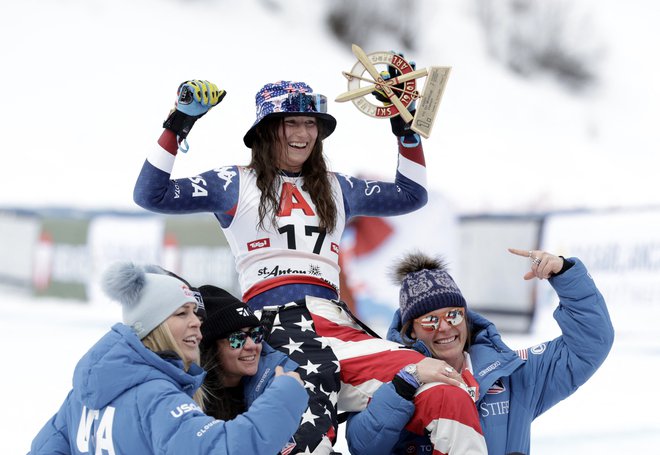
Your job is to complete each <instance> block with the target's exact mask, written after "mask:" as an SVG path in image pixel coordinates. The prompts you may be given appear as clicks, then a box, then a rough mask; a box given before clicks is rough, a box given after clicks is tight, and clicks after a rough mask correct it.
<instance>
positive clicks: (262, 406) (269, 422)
mask: <svg viewBox="0 0 660 455" xmlns="http://www.w3.org/2000/svg"><path fill="white" fill-rule="evenodd" d="M103 288H104V290H105V292H106V293H107V294H108V296H110V297H111V298H112V299H113V300H116V301H118V302H119V303H120V304H121V306H122V321H123V323H117V324H115V325H114V326H113V327H112V329H111V330H110V331H109V332H108V333H107V334H106V335H104V336H103V337H102V338H101V339H100V340H99V341H98V342H97V343H96V344H95V345H94V346H93V347H92V348H91V349H90V350H89V351H88V352H87V353H86V354H85V355H84V356H83V357H82V359H81V360H80V361H79V362H78V365H77V366H76V369H75V371H74V375H73V388H72V390H71V392H70V393H69V394H68V396H67V398H66V399H65V401H64V403H63V404H62V406H61V408H60V410H59V411H58V412H57V413H56V414H55V415H54V416H53V417H52V418H51V419H50V420H49V421H48V422H47V423H46V425H45V426H44V427H43V428H42V429H41V431H40V432H39V434H37V436H36V437H35V439H34V440H33V442H32V447H31V451H30V452H29V453H30V454H32V455H39V454H43V455H50V454H54V453H67V454H83V453H112V454H116V455H120V454H138V453H139V454H182V453H195V454H234V453H252V454H261V455H272V454H274V453H277V452H278V451H279V450H280V448H282V447H283V446H284V445H285V444H286V443H287V441H288V440H289V439H290V438H291V435H293V433H294V432H295V431H296V429H297V428H298V423H299V421H300V418H301V415H302V413H303V411H304V410H305V408H306V406H307V401H308V398H307V393H306V392H305V389H304V388H303V386H302V385H301V384H300V383H299V382H298V381H297V380H296V379H295V378H294V377H290V376H287V375H280V376H279V377H276V378H275V379H274V380H273V384H272V385H271V386H270V387H269V389H268V390H267V391H266V392H264V394H263V399H262V400H257V402H255V403H254V405H253V406H252V407H251V409H250V410H249V411H248V412H247V413H246V415H245V416H240V417H238V418H236V419H234V420H232V421H222V420H216V419H214V418H213V417H211V416H209V415H207V414H205V413H204V411H203V409H202V407H203V401H202V396H203V394H202V392H201V391H200V386H201V385H202V382H203V380H204V377H205V375H206V373H205V371H204V370H203V369H202V368H201V367H200V366H199V365H198V363H199V343H200V341H201V339H202V334H201V332H200V326H201V319H202V318H203V317H204V315H205V312H204V305H203V301H202V299H201V295H200V293H199V292H198V291H197V290H196V289H194V288H192V287H190V285H189V284H188V283H187V282H186V281H185V280H183V279H182V278H179V277H177V276H176V275H174V274H172V273H170V272H167V271H166V270H164V269H162V268H160V267H158V266H152V265H149V266H138V265H135V264H132V263H118V264H115V265H113V266H112V267H110V268H109V269H108V270H107V271H106V272H105V274H104V276H103ZM274 417H275V418H274Z"/></svg>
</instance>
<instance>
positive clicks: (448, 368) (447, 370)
mask: <svg viewBox="0 0 660 455" xmlns="http://www.w3.org/2000/svg"><path fill="white" fill-rule="evenodd" d="M445 371H446V372H447V373H453V372H454V369H453V368H452V367H445Z"/></svg>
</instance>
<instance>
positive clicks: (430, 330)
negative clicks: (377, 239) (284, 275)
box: [347, 249, 614, 455]
mask: <svg viewBox="0 0 660 455" xmlns="http://www.w3.org/2000/svg"><path fill="white" fill-rule="evenodd" d="M509 251H510V252H511V253H512V254H515V255H518V256H524V257H527V258H529V260H531V263H530V269H529V271H528V272H527V273H526V274H525V276H524V278H525V279H526V280H530V279H534V278H537V279H547V280H548V282H549V283H550V285H551V286H552V287H553V288H554V289H555V291H556V292H557V295H558V296H559V306H558V307H557V309H556V310H555V313H554V317H555V319H556V320H557V323H558V324H559V327H560V328H561V331H562V335H561V336H559V337H557V338H555V339H554V340H550V341H546V342H543V343H540V344H537V345H535V346H533V347H530V348H527V349H522V350H517V351H514V350H512V349H511V348H509V347H508V346H507V345H506V344H504V342H503V341H502V339H501V337H500V334H499V333H498V331H497V328H496V327H495V325H494V324H493V323H492V322H490V321H488V320H487V319H486V318H484V317H483V316H481V315H479V314H478V313H476V312H473V311H469V310H468V309H467V305H466V302H465V299H464V298H463V295H462V294H461V291H460V290H459V288H458V286H457V285H456V283H455V282H454V280H453V279H452V277H451V276H450V275H449V273H448V272H447V267H446V264H445V263H444V262H443V261H442V260H440V259H437V258H431V257H429V256H427V255H425V254H423V253H411V254H409V255H406V257H404V258H403V260H401V261H400V262H398V263H397V264H396V266H395V269H394V278H395V282H396V283H397V284H399V285H400V293H399V307H400V308H399V310H398V311H397V312H396V313H395V315H394V319H393V321H392V325H391V327H390V330H389V333H388V338H389V339H391V340H395V341H400V342H402V343H403V344H405V345H408V346H411V347H412V348H414V349H416V350H417V351H419V352H421V353H422V354H424V355H426V356H427V357H432V358H436V359H440V360H442V361H444V362H445V367H444V368H445V369H446V371H447V376H448V377H450V376H455V375H459V376H460V377H461V378H462V382H463V384H461V387H462V388H463V389H464V390H465V391H466V392H468V393H469V394H470V396H473V397H474V398H475V401H476V406H477V409H478V411H479V417H480V421H481V428H482V429H483V434H484V437H485V439H486V444H487V446H488V454H489V455H511V454H529V453H530V433H531V424H532V421H533V420H534V419H535V418H536V417H538V416H539V415H541V414H542V413H543V412H545V411H547V410H548V409H549V408H551V407H552V406H554V405H555V404H557V403H558V402H560V401H561V400H563V399H564V398H566V397H568V396H569V395H571V394H572V393H573V392H575V390H577V388H578V387H580V386H581V385H583V384H584V383H585V382H586V381H587V380H588V379H589V378H590V377H591V376H592V375H593V374H594V373H595V372H596V370H597V369H598V368H599V367H600V365H601V364H602V363H603V362H604V361H605V358H606V357H607V355H608V353H609V351H610V348H611V347H612V343H613V341H614V329H613V327H612V323H611V321H610V317H609V314H608V311H607V307H606V306H605V300H604V299H603V296H602V295H601V293H600V292H599V291H598V289H597V288H596V285H595V283H594V281H593V279H592V278H591V275H589V273H588V272H587V269H586V268H585V266H584V264H582V262H581V261H580V260H579V259H577V258H568V259H565V258H563V257H561V256H555V255H553V254H550V253H547V252H544V251H538V250H535V251H524V250H518V249H510V250H509ZM444 387H452V386H450V385H446V386H444ZM401 401H402V400H401V394H400V391H399V389H398V388H397V387H396V383H395V381H393V383H392V384H388V385H387V386H384V387H381V388H380V389H379V390H378V392H377V393H376V394H375V395H374V397H373V399H372V401H371V403H370V404H369V406H368V408H367V410H366V411H363V412H361V413H358V414H355V415H353V416H351V417H350V418H349V423H348V429H347V439H348V444H349V447H350V449H351V453H352V454H353V455H370V454H373V455H376V454H377V455H382V454H386V453H392V454H407V455H415V454H422V453H430V449H429V448H430V446H431V443H430V441H429V439H428V438H427V437H423V436H422V437H420V436H419V435H416V434H413V433H412V432H410V431H408V430H407V429H406V428H404V425H405V422H406V421H407V420H408V418H409V417H410V416H411V415H412V412H413V408H414V406H413V404H412V403H408V404H405V403H404V404H403V405H402V404H401ZM396 422H399V424H398V425H397V424H396ZM401 422H403V423H401ZM376 438H377V439H376ZM374 441H376V443H374Z"/></svg>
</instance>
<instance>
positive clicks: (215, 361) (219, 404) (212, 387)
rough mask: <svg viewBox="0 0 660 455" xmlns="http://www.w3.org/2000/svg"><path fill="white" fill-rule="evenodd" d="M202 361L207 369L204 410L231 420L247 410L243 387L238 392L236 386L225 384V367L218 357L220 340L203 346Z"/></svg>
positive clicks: (216, 416) (214, 415)
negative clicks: (228, 386)
mask: <svg viewBox="0 0 660 455" xmlns="http://www.w3.org/2000/svg"><path fill="white" fill-rule="evenodd" d="M201 355H202V357H201V363H202V366H203V367H204V369H205V370H206V371H207V374H206V378H204V385H203V388H204V392H205V393H204V412H205V413H206V414H207V415H210V416H212V417H214V418H216V419H219V420H231V419H233V418H234V417H236V416H237V415H239V414H242V413H244V412H245V411H246V410H247V407H246V406H245V399H244V398H243V393H242V390H241V389H242V387H241V388H239V391H240V392H241V393H240V394H237V390H236V388H235V387H232V388H227V387H226V386H225V384H224V374H223V368H222V365H221V363H220V360H219V357H218V342H217V341H216V342H214V343H211V344H210V345H208V346H202V353H201Z"/></svg>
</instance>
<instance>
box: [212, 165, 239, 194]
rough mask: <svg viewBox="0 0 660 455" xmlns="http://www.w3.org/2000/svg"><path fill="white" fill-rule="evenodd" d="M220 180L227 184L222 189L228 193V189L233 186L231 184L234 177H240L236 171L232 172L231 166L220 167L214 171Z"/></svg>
mask: <svg viewBox="0 0 660 455" xmlns="http://www.w3.org/2000/svg"><path fill="white" fill-rule="evenodd" d="M213 171H214V172H215V173H216V175H217V176H218V178H219V179H220V180H223V181H224V182H225V184H224V185H223V186H222V189H223V190H225V191H227V187H228V186H229V185H231V182H232V180H233V178H234V177H236V176H237V175H238V173H237V172H236V171H232V170H231V166H225V167H219V168H217V169H213Z"/></svg>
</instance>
